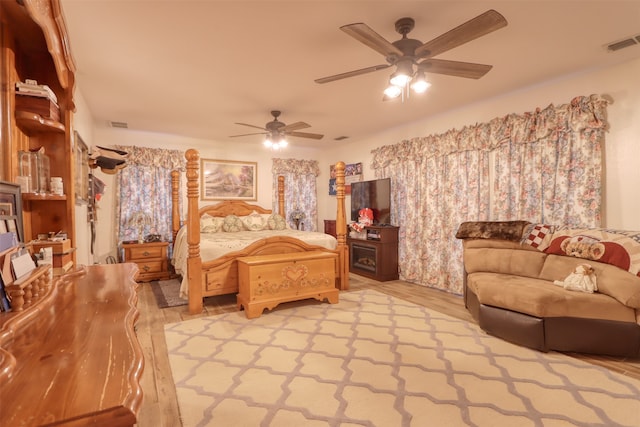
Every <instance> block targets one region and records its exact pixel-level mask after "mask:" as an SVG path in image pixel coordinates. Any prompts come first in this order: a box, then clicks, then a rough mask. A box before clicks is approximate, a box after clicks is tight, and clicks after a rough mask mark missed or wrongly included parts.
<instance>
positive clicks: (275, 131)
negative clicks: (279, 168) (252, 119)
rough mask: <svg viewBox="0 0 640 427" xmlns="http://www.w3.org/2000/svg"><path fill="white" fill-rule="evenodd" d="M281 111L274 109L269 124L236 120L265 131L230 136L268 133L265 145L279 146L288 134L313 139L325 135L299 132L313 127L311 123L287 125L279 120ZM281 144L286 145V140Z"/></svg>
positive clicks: (242, 124) (243, 124)
mask: <svg viewBox="0 0 640 427" xmlns="http://www.w3.org/2000/svg"><path fill="white" fill-rule="evenodd" d="M280 113H281V112H280V111H278V110H274V111H272V112H271V115H272V116H273V120H272V121H270V122H267V124H265V125H264V127H260V126H255V125H250V124H247V123H238V122H236V124H237V125H241V126H249V127H252V128H256V129H261V130H262V131H263V132H254V133H243V134H241V135H231V136H230V138H235V137H239V136H248V135H267V137H266V139H265V145H267V146H269V147H271V146H272V145H274V146H276V148H277V144H278V143H280V142H281V141H284V138H285V137H286V136H296V137H299V138H311V139H322V138H323V137H324V135H320V134H317V133H308V132H298V129H305V128H308V127H311V125H309V124H307V123H305V122H295V123H291V124H290V125H287V124H285V123H283V122H281V121H279V120H278V117H280ZM281 145H286V142H285V143H284V144H281Z"/></svg>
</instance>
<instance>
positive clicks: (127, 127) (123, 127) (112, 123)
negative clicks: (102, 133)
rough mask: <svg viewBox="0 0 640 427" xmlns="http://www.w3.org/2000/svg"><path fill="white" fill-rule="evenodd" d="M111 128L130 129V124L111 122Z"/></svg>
mask: <svg viewBox="0 0 640 427" xmlns="http://www.w3.org/2000/svg"><path fill="white" fill-rule="evenodd" d="M109 126H111V127H112V128H120V129H129V124H128V123H126V122H109Z"/></svg>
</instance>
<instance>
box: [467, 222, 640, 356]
mask: <svg viewBox="0 0 640 427" xmlns="http://www.w3.org/2000/svg"><path fill="white" fill-rule="evenodd" d="M459 234H460V231H459ZM457 237H458V238H463V239H464V241H463V247H464V268H465V278H464V301H465V305H466V307H467V309H468V310H469V311H470V313H471V314H472V316H473V317H474V319H476V321H477V322H478V323H479V325H480V327H481V328H482V329H483V330H484V331H486V332H487V333H489V334H491V335H494V336H497V337H500V338H502V339H505V340H507V341H510V342H513V343H515V344H519V345H522V346H526V347H530V348H534V349H537V350H540V351H544V352H546V351H550V350H555V351H563V352H580V353H594V354H603V355H613V356H627V357H634V358H636V357H640V277H638V276H635V275H633V274H631V273H629V272H628V271H625V270H622V269H621V268H618V267H616V266H613V265H609V264H604V263H601V262H597V261H593V260H588V263H589V264H590V265H592V266H593V267H594V270H595V274H596V277H597V284H598V292H595V293H585V292H576V291H570V290H566V289H564V288H562V287H559V286H556V285H554V284H553V282H554V280H563V279H564V278H565V277H567V275H568V274H570V273H571V272H573V271H574V270H575V268H576V267H577V266H578V265H579V264H583V263H585V259H580V258H574V257H571V256H563V255H556V254H548V253H545V252H542V251H539V250H537V249H535V248H533V247H531V246H529V245H527V244H523V243H521V242H520V239H513V238H511V239H510V238H509V237H507V238H506V239H505V238H503V237H504V236H500V237H501V238H486V236H483V237H482V238H469V236H460V235H457Z"/></svg>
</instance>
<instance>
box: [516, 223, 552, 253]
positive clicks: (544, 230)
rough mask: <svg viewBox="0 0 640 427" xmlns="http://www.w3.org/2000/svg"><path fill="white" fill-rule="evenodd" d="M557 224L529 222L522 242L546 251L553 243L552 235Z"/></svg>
mask: <svg viewBox="0 0 640 427" xmlns="http://www.w3.org/2000/svg"><path fill="white" fill-rule="evenodd" d="M555 229H556V226H555V225H549V224H529V225H527V226H526V227H525V229H524V232H523V233H522V243H523V244H527V245H530V246H532V247H534V248H536V249H538V250H539V251H544V250H545V249H547V248H548V247H549V243H551V236H553V232H554V231H555Z"/></svg>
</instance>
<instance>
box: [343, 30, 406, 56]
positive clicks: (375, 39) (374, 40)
mask: <svg viewBox="0 0 640 427" xmlns="http://www.w3.org/2000/svg"><path fill="white" fill-rule="evenodd" d="M340 29H341V30H342V31H344V32H345V33H347V34H349V35H350V36H351V37H353V38H354V39H356V40H358V41H359V42H360V43H364V44H365V45H367V46H369V47H370V48H371V49H373V50H375V51H376V52H379V53H381V54H382V55H384V57H385V58H386V57H388V56H402V51H401V50H400V49H398V48H397V47H396V46H394V45H393V44H391V42H389V41H388V40H387V39H385V38H384V37H382V36H381V35H380V34H378V33H376V32H375V31H373V30H372V29H371V27H369V26H368V25H367V24H363V23H362V22H359V23H356V24H349V25H343V26H342V27H340Z"/></svg>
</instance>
